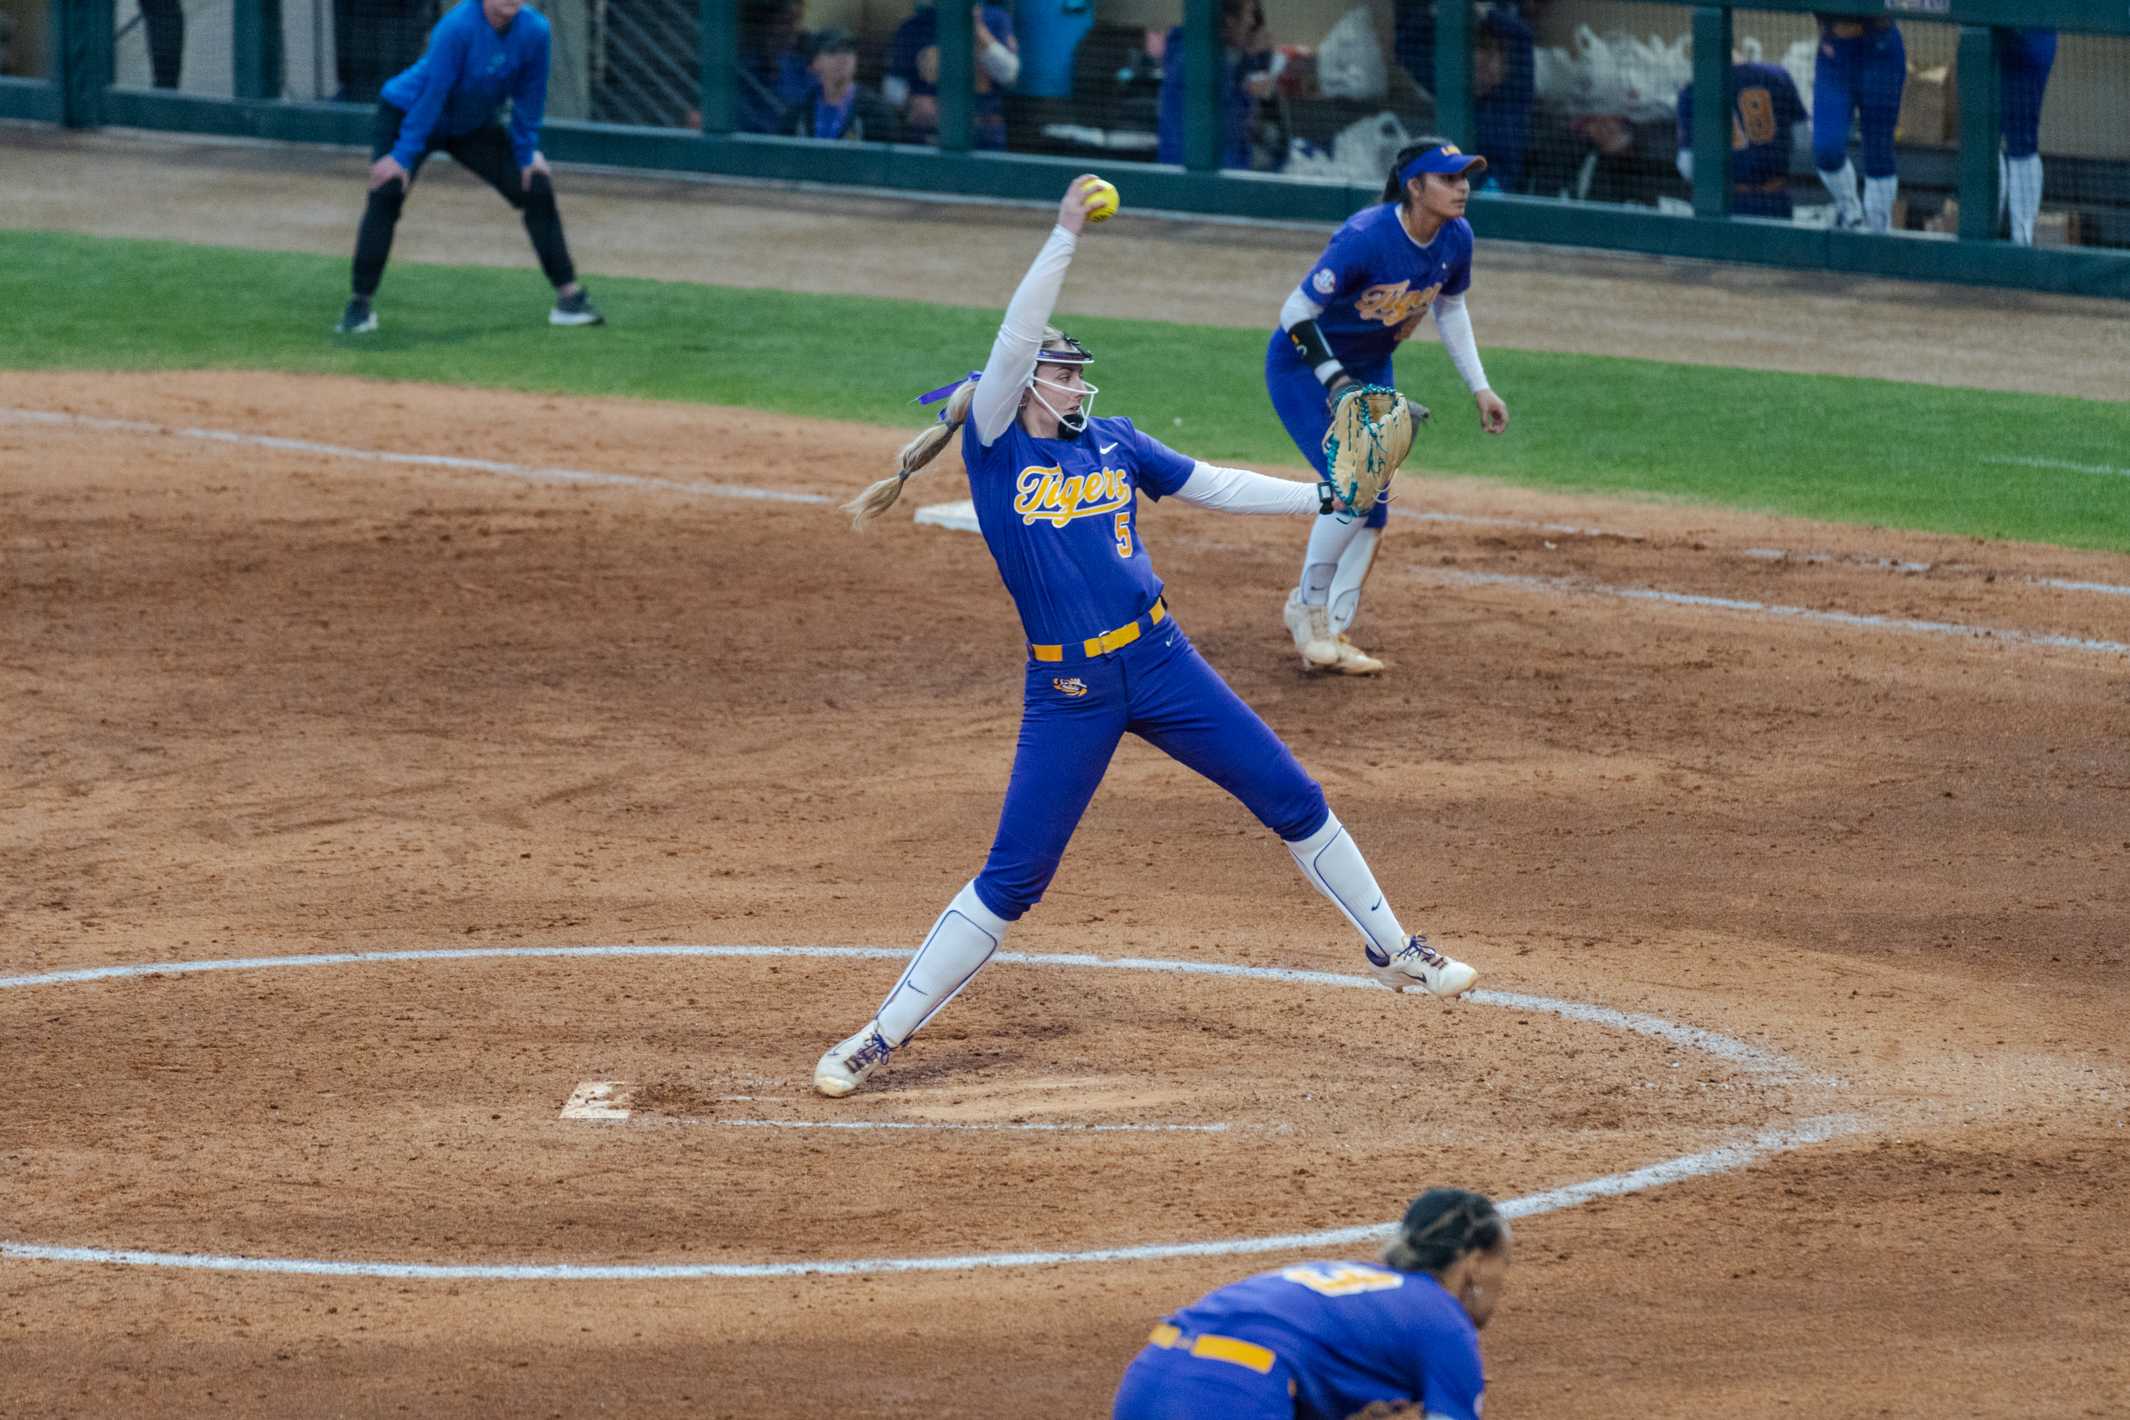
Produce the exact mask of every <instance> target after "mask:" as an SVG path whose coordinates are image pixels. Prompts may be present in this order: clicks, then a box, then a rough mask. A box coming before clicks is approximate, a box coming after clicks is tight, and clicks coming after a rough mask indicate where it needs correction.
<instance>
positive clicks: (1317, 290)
mask: <svg viewBox="0 0 2130 1420" xmlns="http://www.w3.org/2000/svg"><path fill="white" fill-rule="evenodd" d="M1486 168H1487V160H1486V159H1484V158H1475V157H1469V156H1467V155H1465V154H1463V153H1460V152H1458V151H1457V149H1456V148H1455V147H1453V146H1452V145H1450V144H1448V143H1445V142H1443V141H1442V140H1440V139H1437V138H1424V139H1422V140H1421V141H1420V142H1418V143H1416V144H1414V145H1413V146H1411V147H1409V148H1406V149H1404V150H1403V151H1401V152H1400V153H1399V154H1398V159H1397V161H1396V162H1395V163H1394V164H1392V165H1391V170H1390V176H1389V178H1388V179H1387V180H1386V181H1385V182H1384V184H1383V200H1382V202H1381V203H1379V204H1378V205H1376V206H1374V207H1369V208H1365V209H1363V210H1362V211H1360V212H1358V213H1356V214H1355V215H1354V216H1352V217H1350V218H1348V219H1347V220H1346V224H1345V225H1344V226H1342V227H1340V228H1339V230H1338V231H1337V232H1335V233H1334V234H1333V235H1332V238H1331V242H1330V244H1329V245H1328V246H1326V247H1325V248H1324V254H1323V255H1322V256H1320V257H1318V258H1317V259H1316V263H1315V265H1313V266H1311V267H1310V268H1309V273H1308V274H1307V275H1306V276H1304V277H1303V278H1302V283H1301V284H1300V285H1299V286H1297V287H1295V288H1294V290H1293V291H1292V292H1291V293H1289V295H1288V297H1287V303H1286V304H1285V305H1283V306H1281V307H1280V313H1279V328H1278V329H1277V330H1275V331H1273V332H1272V339H1271V341H1270V343H1268V344H1267V345H1266V347H1265V390H1266V392H1267V393H1268V394H1270V395H1271V397H1272V408H1273V409H1274V410H1275V411H1277V412H1278V414H1279V417H1280V422H1281V423H1282V424H1284V425H1286V426H1287V434H1288V436H1289V437H1290V438H1292V439H1293V440H1294V445H1295V447H1296V448H1298V449H1300V450H1301V451H1302V456H1303V457H1304V458H1306V459H1308V460H1309V466H1310V467H1311V468H1314V469H1315V470H1316V471H1317V473H1318V474H1319V475H1320V476H1321V475H1324V474H1326V473H1328V472H1329V468H1328V466H1327V464H1326V461H1325V455H1324V434H1325V431H1326V430H1328V429H1330V427H1331V406H1332V404H1333V403H1334V402H1336V400H1337V399H1338V396H1339V392H1340V391H1342V390H1344V389H1345V388H1346V387H1347V386H1348V385H1352V384H1356V383H1358V384H1364V385H1388V384H1391V383H1392V380H1391V368H1390V367H1391V356H1392V355H1393V354H1394V353H1395V352H1396V350H1397V348H1398V347H1399V345H1401V344H1403V343H1404V342H1405V340H1406V339H1407V338H1408V337H1410V336H1411V335H1412V333H1413V332H1414V331H1416V330H1418V329H1419V328H1420V323H1421V322H1422V321H1424V320H1425V319H1427V314H1428V312H1429V311H1430V310H1432V311H1433V312H1434V313H1435V329H1436V330H1437V331H1439V332H1440V333H1441V335H1442V344H1443V348H1444V349H1446V350H1448V351H1449V354H1450V360H1451V362H1452V363H1453V364H1455V365H1456V367H1457V373H1458V374H1459V375H1462V376H1463V377H1464V383H1465V386H1466V388H1468V389H1470V390H1471V392H1472V400H1473V402H1474V403H1475V404H1476V405H1477V406H1478V408H1479V425H1480V427H1481V428H1482V429H1484V430H1486V431H1487V432H1488V433H1489V434H1499V433H1501V432H1502V431H1503V430H1505V429H1507V428H1508V427H1509V407H1508V406H1507V405H1506V404H1503V403H1502V402H1501V397H1500V396H1499V395H1497V394H1495V393H1494V391H1493V389H1492V388H1491V387H1490V386H1489V385H1488V384H1487V372H1486V369H1485V367H1484V366H1482V365H1481V364H1480V363H1479V346H1478V344H1477V343H1476V342H1475V341H1474V340H1473V338H1472V317H1471V314H1470V313H1469V312H1468V311H1466V310H1465V305H1464V294H1465V292H1466V291H1467V290H1468V289H1470V287H1471V284H1472V228H1471V224H1470V223H1468V222H1466V221H1465V220H1464V208H1465V203H1466V202H1467V201H1468V200H1469V199H1470V197H1471V195H1472V179H1473V178H1474V177H1475V176H1477V175H1478V174H1480V173H1483V172H1485V171H1486ZM1389 512H1390V509H1389V507H1388V505H1386V504H1383V503H1378V504H1377V505H1376V506H1375V509H1374V511H1372V512H1371V513H1370V514H1369V515H1368V517H1367V518H1366V519H1359V520H1352V521H1348V520H1343V519H1338V518H1321V519H1319V520H1318V521H1317V524H1316V526H1315V527H1314V528H1313V529H1312V530H1311V531H1310V534H1309V551H1308V553H1307V555H1305V556H1304V557H1303V559H1302V577H1301V582H1300V584H1299V585H1298V586H1296V587H1295V589H1294V590H1293V591H1292V592H1291V593H1289V594H1288V597H1287V606H1286V611H1285V616H1286V622H1287V630H1288V632H1289V633H1290V634H1291V635H1292V636H1293V637H1294V649H1295V650H1296V651H1298V652H1300V653H1301V657H1302V664H1303V666H1305V667H1306V668H1308V669H1310V670H1330V671H1338V672H1341V673H1343V674H1345V675H1374V674H1375V673H1377V672H1378V671H1380V670H1382V669H1383V662H1381V661H1380V660H1377V659H1376V658H1375V657H1374V656H1371V655H1369V654H1368V653H1367V652H1365V651H1363V650H1361V649H1360V648H1359V647H1357V646H1355V645H1354V644H1353V642H1351V641H1350V640H1348V639H1347V637H1346V629H1347V628H1348V627H1350V626H1351V625H1353V620H1354V617H1355V615H1356V614H1357V613H1358V612H1359V610H1360V606H1361V584H1362V583H1363V582H1365V581H1366V580H1367V579H1368V569H1369V567H1370V566H1371V565H1373V563H1374V562H1375V557H1376V549H1377V547H1378V546H1379V545H1380V543H1381V541H1382V538H1383V529H1384V525H1385V523H1386V521H1387V519H1388V515H1389Z"/></svg>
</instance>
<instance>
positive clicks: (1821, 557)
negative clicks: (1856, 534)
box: [915, 498, 2130, 615]
mask: <svg viewBox="0 0 2130 1420" xmlns="http://www.w3.org/2000/svg"><path fill="white" fill-rule="evenodd" d="M1391 514H1392V516H1394V517H1400V518H1408V519H1412V520H1414V521H1417V522H1423V523H1457V524H1463V525H1466V526H1470V527H1491V528H1516V529H1519V530H1521V531H1525V532H1542V533H1551V534H1555V535H1557V536H1561V537H1593V538H1596V537H1602V538H1616V539H1618V540H1619V541H1622V542H1643V543H1646V542H1648V541H1649V540H1650V539H1649V535H1648V534H1646V533H1638V532H1613V531H1609V530H1607V529H1605V528H1586V527H1577V526H1575V525H1574V524H1572V523H1541V522H1534V521H1532V520H1531V519H1528V518H1497V517H1479V516H1476V515H1473V514H1467V513H1433V512H1416V511H1414V510H1412V509H1409V508H1401V507H1399V506H1398V505H1396V504H1392V505H1391ZM915 517H916V521H918V522H920V523H925V524H929V525H931V526H933V527H941V528H947V529H949V530H951V531H954V532H979V531H981V529H980V528H979V527H978V526H977V522H976V505H975V503H973V502H972V501H970V500H969V499H966V498H964V499H961V500H960V501H958V502H948V503H927V504H925V505H924V506H922V507H920V508H919V509H918V510H917V512H916V514H915ZM1739 555H1741V556H1744V557H1749V558H1752V559H1753V560H1754V561H1756V562H1802V563H1806V564H1808V565H1815V566H1817V565H1830V564H1840V565H1844V566H1853V567H1866V568H1875V569H1878V570H1881V571H1887V572H1898V573H1901V574H1903V575H1905V576H1914V575H1917V574H1920V573H1924V572H1929V571H1932V570H1934V569H1935V568H1936V565H1937V564H1935V563H1932V562H1916V561H1912V560H1909V559H1905V558H1898V557H1877V556H1871V555H1867V554H1862V553H1854V554H1840V555H1837V554H1834V553H1829V552H1793V551H1791V550H1790V549H1788V548H1783V547H1748V548H1745V549H1743V550H1742V551H1741V552H1740V554H1739ZM1475 575H1477V574H1475ZM2003 580H2004V581H2007V582H2023V583H2027V584H2029V585H2032V586H2037V587H2050V588H2053V589H2055V590H2056V591H2060V592H2098V593H2101V594H2102V595H2105V596H2121V597H2130V586H2116V585H2114V584H2113V583H2109V582H2078V581H2071V580H2069V579H2066V578H2059V577H2023V576H2022V577H2006V578H2004V579H2003ZM1672 595H1680V596H1684V595H1686V594H1685V593H1674V594H1672ZM1742 605H1743V604H1742ZM1753 605H1757V603H1756V604H1753ZM1741 609H1742V606H1741ZM1828 614H1829V615H1834V614H1835V613H1828Z"/></svg>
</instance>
